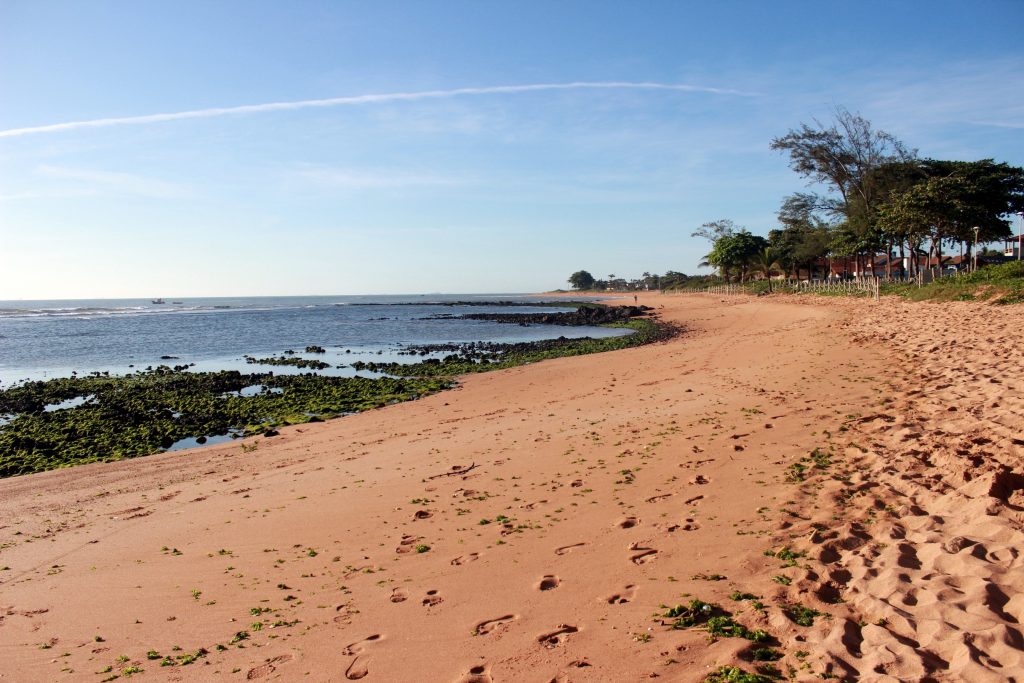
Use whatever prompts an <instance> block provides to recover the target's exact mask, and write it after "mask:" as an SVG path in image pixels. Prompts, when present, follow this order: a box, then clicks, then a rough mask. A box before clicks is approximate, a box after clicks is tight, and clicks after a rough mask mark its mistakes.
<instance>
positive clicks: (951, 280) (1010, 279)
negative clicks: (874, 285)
mask: <svg viewBox="0 0 1024 683" xmlns="http://www.w3.org/2000/svg"><path fill="white" fill-rule="evenodd" d="M881 292H882V294H890V295H894V296H900V297H903V298H905V299H909V300H911V301H988V302H990V303H993V304H998V305H1007V304H1019V303H1024V263H1021V262H1020V261H1010V262H1008V263H1001V264H999V265H993V266H983V267H981V268H979V269H978V270H976V271H975V272H973V273H968V274H965V275H959V276H956V277H947V278H941V279H939V280H935V281H934V282H929V283H928V284H926V285H922V286H920V287H918V286H917V285H916V284H913V283H883V284H882V287H881Z"/></svg>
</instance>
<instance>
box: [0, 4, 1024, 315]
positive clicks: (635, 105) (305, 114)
mask: <svg viewBox="0 0 1024 683" xmlns="http://www.w3.org/2000/svg"><path fill="white" fill-rule="evenodd" d="M1022 26H1024V2H1019V1H1013V2H972V3H966V2H954V3H949V2H882V3H871V2H863V3H856V4H850V3H845V4H843V5H842V6H839V5H838V4H834V3H821V2H813V3H812V2H771V3H766V2H643V3H627V2H621V3H612V2H593V1H590V2H555V3H552V2H514V3H513V2H504V3H498V2H481V1H473V2H383V1H380V0H377V1H374V2H289V3H282V2H257V1H254V0H249V1H245V2H187V1H186V2H182V1H177V2H101V1H95V2H87V3H86V2H48V1H45V0H30V1H26V2H22V1H19V0H3V1H2V2H0V266H2V267H0V299H13V298H58V297H60V298H65V297H66V298H90V297H135V296H138V297H150V296H165V297H185V296H203V295H210V296H214V295H263V294H267V295H270V294H362V293H419V292H453V293H462V292H482V291H483V292H513V291H541V290H546V289H552V288H556V287H564V286H566V283H565V279H566V277H567V276H568V275H569V274H570V273H572V272H573V271H575V270H578V269H581V268H584V269H587V270H589V271H590V272H592V273H593V274H595V275H597V276H603V275H607V274H609V273H615V274H617V275H620V276H627V277H632V276H638V275H640V273H642V272H644V271H650V272H657V273H662V272H664V271H666V270H669V269H673V270H681V271H684V272H691V273H692V272H697V263H698V262H699V260H700V256H701V255H702V254H703V253H705V252H706V251H707V244H706V243H704V242H702V241H701V240H699V239H693V238H691V237H690V236H689V235H690V233H691V232H692V231H693V230H694V229H695V228H696V227H698V226H699V225H700V224H701V223H703V222H706V221H709V220H714V219H718V218H731V219H733V220H734V221H736V222H737V223H739V224H742V225H746V226H748V227H749V228H750V229H751V230H752V231H754V232H758V233H761V234H764V233H766V232H767V231H768V230H769V229H771V228H772V227H774V216H775V212H776V210H777V208H778V205H779V202H780V200H781V199H782V197H783V196H784V195H786V194H788V193H790V192H793V191H796V190H800V189H803V187H804V185H803V181H801V179H799V178H798V177H797V176H796V175H794V174H793V173H792V172H791V171H790V170H789V169H788V167H787V164H786V160H785V159H784V158H783V157H781V156H780V155H778V154H777V153H775V152H772V151H770V150H769V149H768V144H769V141H770V140H771V138H772V137H774V136H778V135H783V134H785V133H786V132H787V131H788V130H789V129H790V128H792V127H796V126H797V125H798V124H799V123H800V122H801V121H810V120H811V119H812V118H814V117H817V118H819V119H822V120H827V119H828V118H829V115H830V112H831V111H832V110H833V108H834V107H836V106H837V105H841V106H845V107H847V108H849V109H850V110H852V111H856V112H860V113H861V114H863V115H864V116H866V117H867V118H869V119H870V120H871V121H872V122H873V123H874V124H875V125H876V126H877V127H879V128H882V129H884V130H887V131H889V132H892V133H894V134H896V135H897V136H899V137H900V138H901V139H903V140H904V141H905V142H906V143H907V144H908V145H909V146H911V147H915V148H918V149H919V150H920V153H921V155H922V156H931V157H936V158H959V159H980V158H989V157H993V158H995V159H996V160H998V161H1006V162H1009V163H1012V164H1015V165H1024V33H1022V30H1021V27H1022ZM580 83H586V84H601V87H594V86H592V85H591V86H585V87H584V86H573V85H571V84H580ZM616 83H618V84H623V85H620V86H613V85H611V84H616ZM635 84H660V85H669V86H674V87H673V88H651V87H635ZM529 85H554V86H558V87H554V88H518V89H515V88H509V87H508V86H529ZM675 86H684V87H675ZM423 93H430V94H429V95H423ZM369 95H379V96H382V97H369V98H368V97H365V96H369ZM336 98H340V99H338V100H337V101H334V102H331V103H320V104H318V105H316V106H314V105H313V104H309V101H312V100H330V99H336ZM302 102H306V103H307V104H295V103H302ZM272 103H287V104H285V106H279V107H267V106H259V105H268V104H272ZM245 106H249V107H250V108H248V109H245V110H241V111H230V109H232V108H236V107H245ZM211 109H218V110H225V109H226V110H229V111H220V112H216V113H214V112H210V111H208V110H211ZM183 113H184V114H183ZM163 114H176V115H177V114H183V115H180V116H167V117H160V116H158V115H163ZM111 119H115V121H110V120H111ZM82 122H86V125H72V126H61V125H59V124H69V123H79V124H81V123H82ZM104 122H105V123H104ZM99 123H102V124H103V125H98V124H99Z"/></svg>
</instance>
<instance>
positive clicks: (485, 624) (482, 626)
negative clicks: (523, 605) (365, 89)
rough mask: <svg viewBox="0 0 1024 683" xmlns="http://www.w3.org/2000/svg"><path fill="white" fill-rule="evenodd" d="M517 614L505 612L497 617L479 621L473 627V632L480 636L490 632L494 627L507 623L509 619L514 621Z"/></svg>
mask: <svg viewBox="0 0 1024 683" xmlns="http://www.w3.org/2000/svg"><path fill="white" fill-rule="evenodd" d="M518 618H519V616H518V615H516V614H506V615H505V616H503V617H497V618H496V619H488V620H486V621H481V622H480V623H479V624H477V625H476V626H474V627H473V633H474V634H476V635H478V636H482V635H486V634H488V633H490V632H491V631H493V630H494V629H496V628H498V627H499V626H501V625H502V624H507V623H508V622H510V621H515V620H516V619H518Z"/></svg>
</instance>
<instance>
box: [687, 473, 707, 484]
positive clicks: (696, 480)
mask: <svg viewBox="0 0 1024 683" xmlns="http://www.w3.org/2000/svg"><path fill="white" fill-rule="evenodd" d="M710 481H711V480H710V479H708V478H707V477H705V476H704V475H703V474H698V475H697V476H696V477H694V478H693V479H692V480H691V481H690V483H691V484H707V483H709V482H710Z"/></svg>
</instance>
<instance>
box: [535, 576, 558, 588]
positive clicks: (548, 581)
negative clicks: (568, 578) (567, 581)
mask: <svg viewBox="0 0 1024 683" xmlns="http://www.w3.org/2000/svg"><path fill="white" fill-rule="evenodd" d="M561 583H562V580H561V579H559V578H558V577H557V576H555V575H554V574H546V575H545V576H544V578H543V579H541V580H540V583H538V584H537V589H538V590H542V591H549V590H553V589H555V588H558V586H559V585H560V584H561Z"/></svg>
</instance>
